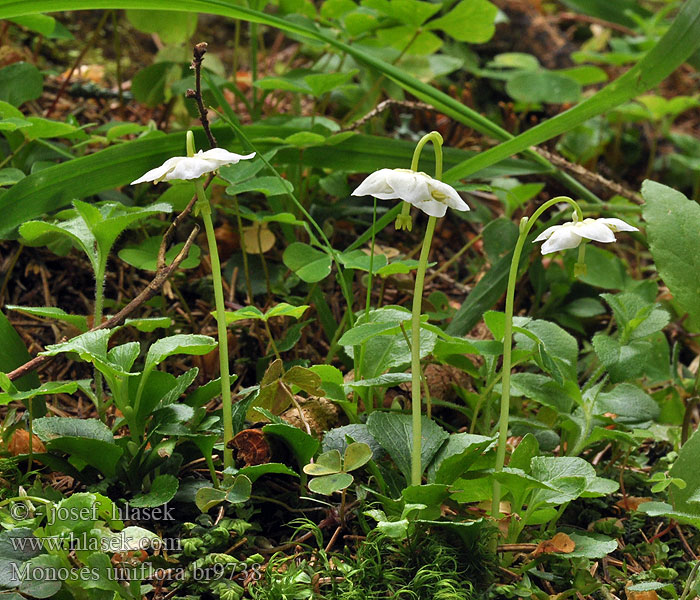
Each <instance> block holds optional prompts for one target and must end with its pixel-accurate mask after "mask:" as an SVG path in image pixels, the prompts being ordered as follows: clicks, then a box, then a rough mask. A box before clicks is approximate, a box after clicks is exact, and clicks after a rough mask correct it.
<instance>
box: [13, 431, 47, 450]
mask: <svg viewBox="0 0 700 600" xmlns="http://www.w3.org/2000/svg"><path fill="white" fill-rule="evenodd" d="M7 450H8V451H9V453H10V454H12V456H18V455H19V454H29V432H28V431H27V430H26V429H15V431H14V433H13V434H12V437H11V438H10V442H9V443H8V444H7ZM32 452H34V453H35V454H37V453H39V454H40V453H43V452H46V448H45V447H44V444H43V443H42V441H41V440H40V439H39V438H38V437H36V436H35V435H34V436H32Z"/></svg>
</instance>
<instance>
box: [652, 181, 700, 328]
mask: <svg viewBox="0 0 700 600" xmlns="http://www.w3.org/2000/svg"><path fill="white" fill-rule="evenodd" d="M642 197H643V198H644V200H645V202H646V204H645V205H644V207H643V213H642V214H643V215H644V220H645V221H646V222H647V235H648V236H649V249H650V250H651V254H652V256H653V257H654V263H655V264H656V268H657V269H658V271H659V275H661V278H662V279H663V281H664V283H665V284H666V285H667V286H668V289H669V290H670V291H671V293H672V294H673V297H674V298H675V299H676V301H677V302H678V303H679V304H680V305H681V307H682V308H683V310H685V311H687V312H688V313H690V316H691V318H692V319H693V320H694V321H696V322H697V321H698V320H700V255H699V254H698V252H697V249H698V247H700V206H698V203H697V202H693V201H691V200H688V199H687V198H686V197H685V196H684V195H683V194H681V193H680V192H678V191H676V190H674V189H672V188H670V187H667V186H665V185H661V184H660V183H656V182H654V181H650V180H646V181H645V182H644V183H643V184H642Z"/></svg>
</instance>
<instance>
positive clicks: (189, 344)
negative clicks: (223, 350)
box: [143, 334, 217, 373]
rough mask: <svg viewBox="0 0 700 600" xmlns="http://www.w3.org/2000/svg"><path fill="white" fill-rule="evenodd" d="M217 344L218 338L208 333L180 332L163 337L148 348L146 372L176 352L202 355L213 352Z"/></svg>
mask: <svg viewBox="0 0 700 600" xmlns="http://www.w3.org/2000/svg"><path fill="white" fill-rule="evenodd" d="M216 345H217V344H216V340H214V338H211V337H209V336H208V335H193V334H178V335H171V336H169V337H165V338H161V339H159V340H158V341H156V342H155V343H154V344H152V345H151V347H150V348H149V349H148V354H147V355H146V363H145V365H144V368H143V370H144V373H145V372H148V371H151V370H152V369H153V368H154V367H155V366H156V365H159V364H160V363H162V362H163V361H164V360H165V359H166V358H168V357H169V356H172V355H174V354H189V355H191V356H201V355H202V354H208V353H209V352H211V351H212V350H213V349H214V348H215V347H216Z"/></svg>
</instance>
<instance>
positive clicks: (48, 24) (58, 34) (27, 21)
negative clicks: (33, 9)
mask: <svg viewBox="0 0 700 600" xmlns="http://www.w3.org/2000/svg"><path fill="white" fill-rule="evenodd" d="M10 20H11V21H12V22H13V23H16V24H17V25H21V26H22V27H26V28H27V29H29V30H30V31H36V32H37V33H40V34H41V35H43V36H44V37H47V38H54V39H68V40H72V39H74V38H73V36H72V35H71V33H70V32H69V31H68V30H67V29H66V28H65V27H63V25H61V24H60V23H59V22H57V21H56V19H54V18H53V17H50V16H49V15H27V16H26V17H18V18H16V19H10Z"/></svg>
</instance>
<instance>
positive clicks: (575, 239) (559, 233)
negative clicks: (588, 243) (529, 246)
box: [533, 219, 639, 254]
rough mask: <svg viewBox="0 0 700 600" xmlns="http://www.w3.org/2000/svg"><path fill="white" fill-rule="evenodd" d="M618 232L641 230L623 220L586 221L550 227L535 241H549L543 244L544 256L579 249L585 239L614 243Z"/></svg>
mask: <svg viewBox="0 0 700 600" xmlns="http://www.w3.org/2000/svg"><path fill="white" fill-rule="evenodd" d="M617 231H639V229H637V228H636V227H633V226H632V225H628V224H627V223H625V222H624V221H623V220H622V219H584V220H583V221H573V222H571V223H564V224H563V225H554V226H553V227H548V228H547V229H545V230H544V231H543V232H542V233H541V234H540V235H538V236H537V237H536V238H535V240H534V241H535V242H541V241H543V240H547V241H546V242H545V243H544V244H542V254H549V253H551V252H558V251H559V250H566V249H568V248H578V246H579V245H580V244H581V242H582V241H583V240H584V238H585V239H586V240H593V241H595V242H605V243H608V242H614V241H615V232H617ZM533 243H534V242H533Z"/></svg>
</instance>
